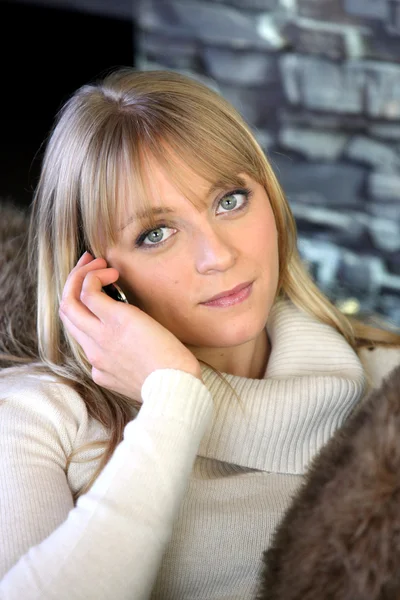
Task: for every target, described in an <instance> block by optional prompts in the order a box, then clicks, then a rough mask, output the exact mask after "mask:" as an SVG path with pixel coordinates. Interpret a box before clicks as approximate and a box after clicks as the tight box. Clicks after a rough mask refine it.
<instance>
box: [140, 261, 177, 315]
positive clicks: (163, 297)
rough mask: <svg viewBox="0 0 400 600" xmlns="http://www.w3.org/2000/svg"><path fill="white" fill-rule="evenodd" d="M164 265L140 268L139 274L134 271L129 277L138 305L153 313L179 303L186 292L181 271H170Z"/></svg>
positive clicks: (163, 310)
mask: <svg viewBox="0 0 400 600" xmlns="http://www.w3.org/2000/svg"><path fill="white" fill-rule="evenodd" d="M170 266H171V265H169V267H168V269H166V268H165V265H164V266H160V267H159V268H158V267H157V266H156V265H152V267H151V269H141V271H140V276H139V275H138V274H137V275H136V276H135V274H134V273H132V274H131V276H130V277H129V287H130V289H131V290H132V293H133V294H134V296H135V298H136V300H137V304H138V306H140V308H142V309H143V310H144V311H145V312H147V313H149V314H153V316H156V313H165V312H167V311H168V310H171V307H173V306H176V305H179V300H180V299H182V297H185V296H184V291H185V290H186V292H187V279H186V278H185V277H183V276H182V273H180V274H177V273H175V272H173V270H172V272H171V269H170Z"/></svg>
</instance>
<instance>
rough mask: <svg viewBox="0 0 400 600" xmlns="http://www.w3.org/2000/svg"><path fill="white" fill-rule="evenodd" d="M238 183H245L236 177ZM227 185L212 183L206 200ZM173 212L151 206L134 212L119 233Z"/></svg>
mask: <svg viewBox="0 0 400 600" xmlns="http://www.w3.org/2000/svg"><path fill="white" fill-rule="evenodd" d="M237 181H238V183H240V184H241V185H243V186H244V185H245V184H246V182H245V180H244V179H243V178H242V177H237ZM226 187H227V185H226V183H225V182H222V181H216V182H215V183H213V184H212V185H211V186H210V188H209V190H208V192H207V193H206V198H209V197H210V196H211V195H212V194H214V193H215V192H217V191H219V190H222V189H224V188H226ZM174 212H175V210H174V209H173V208H169V207H168V206H153V207H149V208H145V209H144V210H139V211H135V212H134V213H133V214H131V215H130V216H129V218H128V219H127V221H126V223H125V224H124V225H123V226H122V227H121V228H120V231H123V230H124V229H125V228H126V227H128V225H130V224H131V223H133V221H136V220H137V221H145V220H146V219H150V218H151V217H152V216H160V215H167V214H171V213H174Z"/></svg>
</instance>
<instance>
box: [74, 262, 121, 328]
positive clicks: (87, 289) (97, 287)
mask: <svg viewBox="0 0 400 600" xmlns="http://www.w3.org/2000/svg"><path fill="white" fill-rule="evenodd" d="M118 277H119V273H118V271H117V270H116V269H113V268H108V269H98V270H96V271H92V272H90V273H88V274H87V275H86V277H85V279H84V282H83V284H82V292H81V301H82V303H83V304H84V305H85V306H86V307H87V308H88V309H89V310H90V312H91V313H92V314H94V315H96V317H98V318H99V319H100V320H101V321H104V320H106V319H108V318H109V316H110V314H112V312H113V311H114V310H115V308H116V302H115V300H113V299H112V298H110V297H109V296H108V295H107V294H105V293H103V287H104V286H106V285H109V284H110V283H115V282H116V281H117V280H118Z"/></svg>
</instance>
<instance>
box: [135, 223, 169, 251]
mask: <svg viewBox="0 0 400 600" xmlns="http://www.w3.org/2000/svg"><path fill="white" fill-rule="evenodd" d="M175 233H176V229H173V228H172V227H168V226H167V225H160V227H156V228H155V229H147V230H146V231H143V233H141V234H140V235H139V236H138V238H137V239H136V241H135V246H136V247H137V248H139V247H140V246H147V248H152V247H155V246H158V245H161V244H162V243H163V242H165V241H166V240H167V239H168V238H170V237H171V236H172V235H174V234H175Z"/></svg>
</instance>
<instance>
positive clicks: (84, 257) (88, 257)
mask: <svg viewBox="0 0 400 600" xmlns="http://www.w3.org/2000/svg"><path fill="white" fill-rule="evenodd" d="M92 260H94V257H93V256H92V255H91V254H90V252H88V251H86V252H84V253H83V254H82V256H81V257H80V259H79V260H78V262H77V263H76V267H82V266H83V265H86V264H88V263H89V262H90V261H92Z"/></svg>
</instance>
